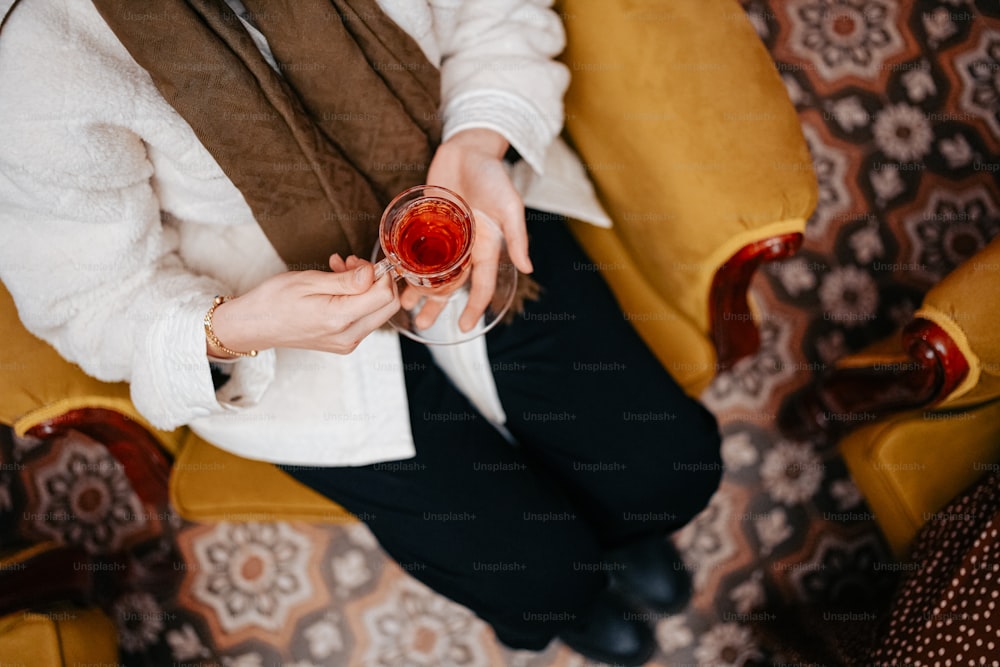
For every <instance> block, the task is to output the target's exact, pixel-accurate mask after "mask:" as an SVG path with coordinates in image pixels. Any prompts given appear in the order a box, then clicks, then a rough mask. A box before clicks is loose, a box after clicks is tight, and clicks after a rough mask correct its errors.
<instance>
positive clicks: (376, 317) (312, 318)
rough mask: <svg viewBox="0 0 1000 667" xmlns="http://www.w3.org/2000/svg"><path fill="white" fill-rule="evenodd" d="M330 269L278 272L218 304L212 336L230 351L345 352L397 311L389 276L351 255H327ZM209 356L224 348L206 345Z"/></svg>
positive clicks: (221, 355) (393, 289) (395, 296)
mask: <svg viewBox="0 0 1000 667" xmlns="http://www.w3.org/2000/svg"><path fill="white" fill-rule="evenodd" d="M330 268H331V269H332V270H333V272H332V273H328V272H326V271H289V272H287V273H280V274H278V275H276V276H274V277H272V278H269V279H267V280H265V281H264V282H263V283H261V284H260V285H258V286H257V287H255V288H253V289H252V290H250V291H249V292H247V293H246V294H243V295H241V296H239V297H238V298H235V299H231V300H230V301H227V302H225V303H223V304H222V305H220V306H219V307H217V308H216V309H215V314H214V315H213V317H212V328H213V330H214V331H215V335H216V336H217V337H218V338H219V340H220V341H222V343H223V344H224V345H225V346H226V347H228V348H229V349H231V350H237V351H241V352H242V351H248V350H263V349H267V348H270V347H292V348H301V349H309V350H320V351H323V352H333V353H335V354H348V353H350V352H353V351H354V349H355V348H356V347H357V346H358V344H360V343H361V341H362V340H363V339H364V338H365V336H367V335H368V334H370V333H371V332H372V331H374V330H375V329H377V328H379V327H380V326H382V325H383V324H385V323H386V321H388V320H389V318H390V317H392V316H393V315H394V314H395V313H396V311H397V310H399V296H398V294H397V292H396V287H395V284H394V283H393V282H392V278H391V276H389V275H386V276H383V277H382V278H380V279H379V280H378V281H375V270H374V265H373V264H372V263H371V262H367V261H365V260H362V259H358V258H357V257H355V256H353V255H352V256H350V257H348V258H347V259H346V260H344V259H343V258H341V257H340V255H333V256H331V257H330ZM208 353H209V355H211V356H217V357H222V358H225V357H226V356H228V355H226V354H225V353H223V352H221V351H219V350H217V349H214V346H212V345H211V344H208Z"/></svg>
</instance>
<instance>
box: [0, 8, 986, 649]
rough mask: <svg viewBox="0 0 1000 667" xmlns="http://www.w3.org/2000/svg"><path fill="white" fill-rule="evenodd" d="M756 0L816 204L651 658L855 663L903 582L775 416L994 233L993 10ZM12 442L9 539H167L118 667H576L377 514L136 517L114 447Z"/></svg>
mask: <svg viewBox="0 0 1000 667" xmlns="http://www.w3.org/2000/svg"><path fill="white" fill-rule="evenodd" d="M743 4H744V6H745V8H746V10H747V12H748V15H749V16H750V18H751V20H752V22H753V25H754V26H755V27H756V29H757V31H758V33H759V34H760V36H761V38H762V39H763V41H764V42H765V43H766V45H767V46H768V48H769V49H770V51H771V53H772V55H773V57H774V59H775V61H776V63H777V67H778V70H779V73H780V74H781V76H782V78H783V79H784V81H785V84H786V87H787V89H788V92H789V94H790V96H791V98H792V100H793V101H794V103H795V104H796V107H797V109H798V111H799V114H800V118H801V121H802V125H803V130H804V132H805V135H806V138H807V140H808V142H809V146H810V148H811V151H812V154H813V157H814V162H815V166H816V170H817V174H818V177H819V181H820V193H821V194H820V202H819V206H818V208H817V211H816V213H815V215H814V216H813V218H812V220H811V221H810V224H809V227H808V229H807V234H806V237H807V238H806V244H805V247H804V249H803V251H802V252H801V253H799V255H798V256H797V257H795V258H793V259H791V260H789V261H786V262H784V263H781V264H778V265H775V266H772V267H771V268H769V269H768V270H767V271H766V272H765V275H763V276H761V278H760V279H759V280H758V281H757V282H756V283H755V286H754V289H755V292H756V296H757V299H758V301H759V303H760V305H761V311H762V315H763V318H764V328H763V331H764V343H763V347H762V350H761V352H760V354H758V355H757V356H755V357H754V358H752V359H748V360H745V361H744V362H743V363H741V364H740V365H739V366H738V367H737V368H736V369H734V370H733V371H732V372H731V373H727V374H725V375H723V376H720V377H719V378H718V379H717V381H716V382H715V383H714V384H713V385H712V386H711V387H710V388H709V389H708V390H707V391H706V393H705V395H704V399H705V401H706V403H707V404H708V405H709V406H710V408H711V409H712V410H713V411H714V412H715V413H716V414H717V415H718V416H719V418H720V421H721V424H722V427H723V431H724V435H725V440H724V444H723V456H724V461H725V466H726V473H725V477H724V481H723V484H722V488H721V489H720V491H719V493H718V494H717V495H716V496H715V498H714V499H713V501H712V503H711V505H710V506H709V508H708V509H707V510H706V511H705V512H704V513H703V514H701V515H700V516H699V517H698V518H697V519H696V520H695V521H694V522H692V523H691V524H690V525H689V526H687V527H686V528H685V529H684V530H682V531H681V532H680V533H679V534H677V535H676V536H675V539H676V542H677V544H678V545H679V546H680V548H681V549H682V552H683V554H684V558H685V561H686V563H687V564H688V567H690V569H691V572H692V575H693V577H694V582H695V586H696V589H697V593H696V597H695V599H694V600H693V602H692V604H691V605H690V608H689V609H688V610H687V611H685V612H684V613H682V614H679V615H676V616H672V617H669V618H660V619H656V631H657V638H658V641H659V646H660V652H659V653H658V654H657V656H656V662H655V664H657V665H703V666H711V665H756V664H782V663H783V662H790V661H791V660H792V659H793V658H794V657H795V655H796V654H795V653H794V652H793V651H792V649H793V648H794V644H795V638H796V637H797V636H798V629H799V628H802V627H807V626H809V625H810V623H812V625H813V627H823V626H825V631H824V632H825V634H824V636H825V637H826V638H828V639H829V640H830V643H829V644H823V643H822V642H820V643H819V644H817V645H814V646H812V647H807V648H811V649H813V650H814V651H815V653H814V654H813V655H818V656H820V657H816V658H810V659H812V660H816V661H818V662H819V661H822V664H829V665H835V664H849V663H850V662H851V661H855V660H857V658H856V657H855V658H852V657H851V653H850V650H848V649H843V648H838V643H837V642H836V641H835V640H836V639H838V636H839V637H840V638H843V636H844V635H852V634H853V635H854V638H855V639H858V638H859V634H858V631H857V627H858V626H855V625H852V624H850V623H846V622H844V623H834V622H833V621H838V620H846V619H847V618H851V617H848V616H841V615H839V614H840V613H841V612H837V613H836V614H835V613H833V612H832V611H830V610H844V609H847V610H852V611H851V612H850V613H855V614H860V616H855V617H853V618H861V619H862V620H863V621H864V620H866V619H868V618H869V615H870V616H871V617H874V616H876V615H877V614H878V611H879V608H880V606H881V604H882V601H884V600H885V598H886V596H887V595H888V593H889V591H890V590H891V588H892V586H893V584H894V580H893V576H892V574H891V573H890V572H888V571H887V568H886V567H885V563H887V562H888V561H889V556H888V554H887V551H886V549H885V547H884V546H883V544H882V542H881V539H880V538H879V536H878V534H877V532H876V531H875V529H874V526H873V523H872V521H871V515H870V513H869V512H868V510H867V508H866V506H865V504H864V501H863V499H862V498H861V497H860V495H859V493H858V491H857V489H856V488H855V486H854V485H853V484H852V482H851V480H850V479H849V477H848V475H847V472H846V470H845V468H844V465H843V463H842V461H841V460H840V458H839V457H838V455H837V453H836V449H835V446H834V445H833V444H832V443H828V442H823V441H817V442H792V441H786V440H784V439H782V438H781V437H780V436H779V435H778V434H777V432H776V431H775V430H774V428H773V421H774V416H775V414H776V413H777V411H778V409H779V407H780V404H781V401H782V399H783V398H784V397H786V396H787V395H788V394H789V393H790V392H791V391H793V390H794V389H796V388H798V387H800V386H802V385H803V384H804V383H806V382H808V380H809V379H810V377H812V375H813V373H814V372H816V371H818V370H821V369H822V368H824V367H825V365H826V364H829V363H830V362H831V361H833V360H834V359H836V358H838V357H840V356H842V355H843V354H844V353H846V352H848V351H851V350H854V349H857V348H858V347H860V346H861V345H863V344H865V343H867V342H869V341H871V340H874V339H876V338H878V337H881V336H884V335H886V334H887V333H889V332H891V331H892V330H894V329H895V328H897V327H898V326H899V325H900V324H901V323H904V322H905V321H906V320H907V318H909V317H910V315H911V314H912V312H913V310H914V308H915V307H916V306H917V304H918V303H919V300H920V297H921V294H922V293H923V292H925V291H926V290H927V288H928V287H929V286H931V285H933V284H934V282H935V281H937V280H938V279H940V277H941V276H943V275H944V274H945V273H947V272H948V271H949V270H950V269H952V268H954V267H955V266H956V265H957V264H958V263H960V262H961V261H963V260H964V259H966V258H967V257H969V256H970V255H971V254H972V253H973V252H975V250H976V249H978V248H980V247H982V246H983V245H984V243H985V242H986V241H987V240H988V239H989V238H991V237H992V236H994V235H995V234H996V233H997V231H1000V214H998V210H1000V188H998V186H997V183H996V171H997V170H998V169H1000V158H998V154H1000V75H998V72H1000V5H998V4H997V3H996V1H995V0H989V1H983V2H971V1H969V0H926V1H919V2H917V1H915V0H908V1H904V0H785V1H783V0H744V2H743ZM80 437H81V438H82V436H80ZM0 455H2V460H3V461H8V462H13V463H14V465H5V466H3V467H2V468H0V533H2V534H3V535H7V536H11V535H17V536H18V537H20V538H25V539H30V540H38V539H43V538H56V539H61V540H65V541H70V542H73V543H77V544H82V545H84V546H86V547H87V548H88V549H91V550H94V551H103V550H107V549H111V548H117V547H123V546H124V547H128V546H129V545H134V544H138V543H140V542H143V541H145V540H148V539H150V538H151V537H155V536H156V535H159V534H162V533H163V531H165V530H166V531H170V532H174V533H175V534H176V549H177V550H178V551H179V553H180V555H181V556H182V558H183V560H182V561H180V562H179V563H178V565H177V570H178V572H177V584H176V586H174V587H171V588H169V589H164V590H140V591H133V592H129V593H126V594H123V595H121V596H120V597H118V598H117V599H116V600H115V601H114V604H113V608H112V609H111V612H112V615H113V616H114V617H115V618H116V619H117V620H118V622H119V627H120V638H121V647H122V651H123V653H122V659H123V661H124V662H125V663H126V664H128V665H166V664H171V665H173V664H177V665H225V666H226V667H264V666H272V665H286V666H289V667H291V666H296V667H307V666H312V665H316V666H318V665H351V666H355V665H356V666H364V667H377V666H386V667H388V666H390V665H393V666H400V667H402V666H407V667H408V666H414V667H416V666H427V667H431V666H434V667H438V666H441V667H444V666H456V667H472V666H494V665H512V666H523V667H543V666H544V667H554V666H566V667H568V666H571V665H572V666H581V665H584V664H586V663H585V662H584V661H582V659H580V658H579V657H578V656H576V655H575V654H573V653H571V652H570V651H568V650H567V649H565V648H564V647H562V646H560V645H559V644H558V643H557V642H556V643H553V644H552V645H551V646H550V647H549V648H548V650H546V651H544V652H542V653H538V654H535V653H529V652H511V651H507V650H504V649H502V648H500V647H499V646H498V645H497V643H496V641H495V640H494V638H493V636H492V632H491V631H490V630H489V628H487V627H486V626H485V625H484V624H483V623H481V622H479V621H478V620H477V619H475V618H474V617H473V616H472V615H471V614H470V613H469V612H467V611H465V610H464V609H463V608H461V607H458V606H456V605H454V604H452V603H450V602H449V601H447V600H445V599H443V598H441V597H440V596H438V595H436V594H434V593H433V592H431V591H429V590H428V589H427V588H425V587H424V586H422V585H421V584H419V583H418V582H416V580H414V579H413V578H412V577H410V576H409V575H408V574H407V573H406V572H404V571H402V570H401V569H400V568H399V567H398V566H397V565H395V564H394V563H392V562H390V561H388V560H387V559H386V558H385V556H384V555H383V554H382V552H381V551H380V550H379V548H378V546H377V544H376V543H375V541H374V540H373V538H372V536H371V534H370V533H369V532H368V530H367V529H366V528H365V527H364V526H363V525H360V524H343V525H327V526H317V525H308V524H303V523H276V524H263V523H246V524H237V523H234V524H215V525H196V524H190V523H181V522H180V521H179V520H178V519H177V518H176V517H174V516H169V515H168V516H164V515H160V514H156V513H151V512H149V511H148V509H146V508H143V507H142V505H141V504H139V502H138V500H137V498H136V497H135V496H134V495H133V494H132V493H131V491H130V489H129V488H128V484H127V482H126V480H125V479H124V476H123V474H122V471H121V469H120V468H119V467H118V466H117V465H116V464H115V463H114V461H113V460H112V459H110V458H109V457H107V456H103V455H101V454H100V452H99V451H96V450H92V449H90V448H88V447H85V446H84V443H82V442H80V441H79V440H78V439H76V438H66V439H63V440H60V441H57V442H41V441H32V440H22V439H17V438H14V437H13V436H12V435H11V434H10V433H9V432H8V433H4V434H3V437H2V438H0ZM67 514H71V515H73V516H74V517H76V518H77V520H76V521H72V522H67V521H62V520H60V517H62V518H64V517H65V516H66V515H67ZM810 609H814V610H825V611H823V612H818V611H816V612H812V616H810V612H809V611H808V610H810ZM843 613H847V612H843ZM870 626H871V623H870V622H867V623H863V624H862V626H860V627H870ZM861 638H863V637H861Z"/></svg>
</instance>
